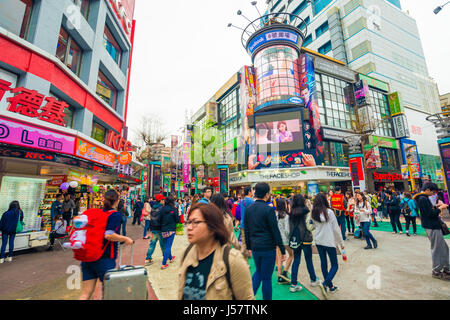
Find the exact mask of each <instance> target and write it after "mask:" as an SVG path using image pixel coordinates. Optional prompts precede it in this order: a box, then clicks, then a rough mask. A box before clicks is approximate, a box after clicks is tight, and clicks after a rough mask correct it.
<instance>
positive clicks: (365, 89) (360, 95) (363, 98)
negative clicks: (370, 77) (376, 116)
mask: <svg viewBox="0 0 450 320" xmlns="http://www.w3.org/2000/svg"><path fill="white" fill-rule="evenodd" d="M353 89H354V92H355V105H356V106H357V107H360V106H364V105H367V104H370V94H369V85H368V84H367V81H366V80H359V81H358V82H356V83H354V84H353Z"/></svg>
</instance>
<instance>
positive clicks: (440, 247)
mask: <svg viewBox="0 0 450 320" xmlns="http://www.w3.org/2000/svg"><path fill="white" fill-rule="evenodd" d="M437 191H438V187H437V185H436V184H435V183H432V182H427V183H425V184H424V186H423V187H422V192H421V193H418V194H416V195H415V196H414V200H415V201H416V206H417V208H418V209H419V211H420V220H421V222H422V227H423V228H424V229H425V232H426V233H427V236H428V239H430V242H431V260H432V262H433V271H432V276H433V278H437V279H442V280H446V281H449V280H450V266H449V250H448V245H447V243H446V242H445V240H444V235H443V233H442V229H441V222H440V218H439V216H440V215H441V212H442V210H443V209H445V208H447V207H448V206H447V205H446V204H442V205H441V206H439V207H436V206H435V205H433V204H432V203H431V201H430V198H429V197H433V196H435V195H436V193H437Z"/></svg>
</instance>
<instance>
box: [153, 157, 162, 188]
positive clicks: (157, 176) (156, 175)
mask: <svg viewBox="0 0 450 320" xmlns="http://www.w3.org/2000/svg"><path fill="white" fill-rule="evenodd" d="M160 193H161V165H157V164H155V165H153V196H154V195H156V194H160Z"/></svg>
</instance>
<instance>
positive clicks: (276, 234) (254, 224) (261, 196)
mask: <svg viewBox="0 0 450 320" xmlns="http://www.w3.org/2000/svg"><path fill="white" fill-rule="evenodd" d="M269 198H270V187H269V185H268V184H267V183H265V182H262V183H258V184H256V186H255V200H256V201H255V203H253V204H252V205H250V206H249V207H248V208H246V209H245V226H244V232H245V243H246V246H247V250H249V255H250V254H253V260H254V261H255V266H256V272H255V273H254V274H253V277H252V282H253V292H254V294H256V292H257V291H258V289H259V286H260V285H261V282H262V292H263V299H264V300H272V274H273V271H274V268H275V260H276V247H277V246H278V247H279V248H280V250H281V253H282V255H283V256H282V261H284V260H286V250H285V247H284V245H283V241H282V239H281V234H280V230H279V229H278V222H277V218H276V214H275V210H274V209H273V208H272V207H269V206H268V205H267V204H266V202H267V200H268V199H269Z"/></svg>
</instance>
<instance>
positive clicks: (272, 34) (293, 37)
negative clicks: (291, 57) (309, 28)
mask: <svg viewBox="0 0 450 320" xmlns="http://www.w3.org/2000/svg"><path fill="white" fill-rule="evenodd" d="M298 37H299V35H298V34H297V33H295V32H293V31H291V30H286V29H284V30H283V29H276V30H271V31H268V32H265V33H263V34H260V35H259V36H257V37H255V38H254V39H253V40H252V41H250V43H249V44H248V46H247V50H248V52H250V54H253V52H255V50H256V49H258V48H259V47H261V46H262V45H264V44H266V43H268V42H270V41H277V40H284V41H288V42H291V43H294V44H297V43H298Z"/></svg>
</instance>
